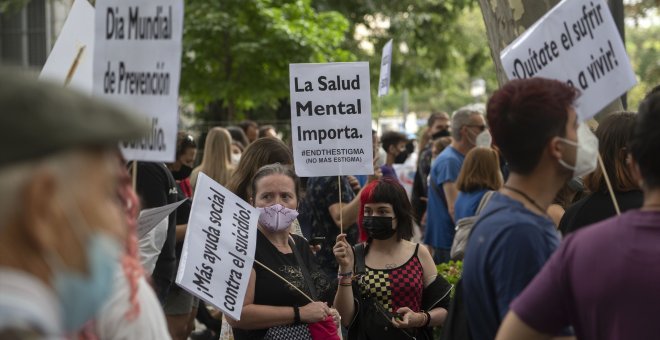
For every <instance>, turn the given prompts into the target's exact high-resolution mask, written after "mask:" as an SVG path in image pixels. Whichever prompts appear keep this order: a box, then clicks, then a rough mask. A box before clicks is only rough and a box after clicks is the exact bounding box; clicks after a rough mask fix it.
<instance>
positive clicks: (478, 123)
mask: <svg viewBox="0 0 660 340" xmlns="http://www.w3.org/2000/svg"><path fill="white" fill-rule="evenodd" d="M485 130H486V121H485V120H484V117H483V116H482V115H480V114H475V115H472V116H470V120H469V123H468V124H466V125H463V131H464V134H463V137H464V138H467V141H468V142H469V143H470V145H471V146H475V145H476V139H477V135H479V134H480V133H482V132H483V131H485Z"/></svg>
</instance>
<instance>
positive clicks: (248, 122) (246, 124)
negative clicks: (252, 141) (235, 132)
mask: <svg viewBox="0 0 660 340" xmlns="http://www.w3.org/2000/svg"><path fill="white" fill-rule="evenodd" d="M238 127H240V128H241V129H243V132H245V133H247V129H248V128H250V127H254V128H259V125H258V124H257V123H256V122H255V121H253V120H248V119H246V120H244V121H241V122H240V123H238Z"/></svg>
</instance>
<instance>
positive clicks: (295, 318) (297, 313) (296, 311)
mask: <svg viewBox="0 0 660 340" xmlns="http://www.w3.org/2000/svg"><path fill="white" fill-rule="evenodd" d="M293 323H300V308H298V306H293Z"/></svg>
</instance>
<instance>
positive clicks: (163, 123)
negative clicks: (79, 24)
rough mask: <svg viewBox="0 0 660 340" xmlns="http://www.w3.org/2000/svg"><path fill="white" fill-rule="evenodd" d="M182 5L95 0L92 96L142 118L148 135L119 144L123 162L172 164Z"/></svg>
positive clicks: (169, 0)
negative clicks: (129, 109) (119, 105)
mask: <svg viewBox="0 0 660 340" xmlns="http://www.w3.org/2000/svg"><path fill="white" fill-rule="evenodd" d="M182 31H183V0H122V1H117V0H98V1H96V21H95V38H96V40H95V43H94V46H95V47H94V63H93V65H94V71H93V72H94V77H93V79H94V81H93V84H94V95H95V96H98V97H101V98H103V99H107V100H110V101H112V102H116V103H119V104H123V105H125V106H127V107H129V108H131V109H132V110H135V111H137V112H138V113H141V114H143V115H144V119H145V120H146V121H147V122H148V124H149V125H150V126H151V129H150V132H149V133H148V134H147V135H146V136H144V137H143V138H141V139H139V140H134V141H126V142H122V143H121V145H120V146H121V149H122V152H123V154H124V157H125V158H126V159H127V160H140V161H153V162H172V161H174V154H175V151H176V146H175V144H176V134H177V124H178V95H179V77H180V71H181V34H182Z"/></svg>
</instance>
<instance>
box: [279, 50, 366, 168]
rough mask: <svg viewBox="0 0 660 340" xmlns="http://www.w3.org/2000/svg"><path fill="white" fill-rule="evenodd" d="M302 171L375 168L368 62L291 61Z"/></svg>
mask: <svg viewBox="0 0 660 340" xmlns="http://www.w3.org/2000/svg"><path fill="white" fill-rule="evenodd" d="M289 82H290V91H291V134H292V140H293V154H294V162H295V168H296V173H297V174H298V176H304V177H312V176H334V175H367V174H372V173H373V164H372V161H373V155H372V153H373V151H372V148H371V145H372V142H373V141H372V138H371V92H370V89H369V63H367V62H356V63H327V64H291V65H289Z"/></svg>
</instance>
